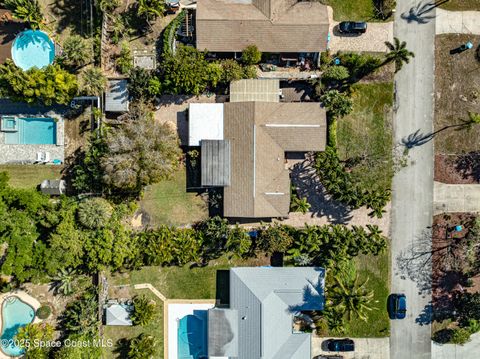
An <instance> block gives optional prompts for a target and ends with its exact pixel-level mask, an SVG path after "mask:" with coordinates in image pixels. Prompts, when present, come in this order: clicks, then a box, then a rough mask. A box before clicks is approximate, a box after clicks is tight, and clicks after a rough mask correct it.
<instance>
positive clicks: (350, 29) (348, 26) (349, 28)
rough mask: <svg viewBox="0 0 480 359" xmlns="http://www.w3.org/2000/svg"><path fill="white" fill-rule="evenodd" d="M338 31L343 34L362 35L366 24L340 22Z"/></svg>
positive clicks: (365, 30) (365, 29)
mask: <svg viewBox="0 0 480 359" xmlns="http://www.w3.org/2000/svg"><path fill="white" fill-rule="evenodd" d="M338 31H340V32H341V33H344V34H363V33H365V32H367V23H366V22H363V21H361V22H356V21H342V22H341V23H340V24H338Z"/></svg>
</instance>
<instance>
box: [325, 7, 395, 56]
mask: <svg viewBox="0 0 480 359" xmlns="http://www.w3.org/2000/svg"><path fill="white" fill-rule="evenodd" d="M351 1H353V0H351ZM328 17H329V23H330V30H329V32H330V44H329V48H330V50H331V51H332V53H336V52H337V51H355V52H385V51H387V47H386V46H385V41H390V42H391V41H392V40H393V21H390V22H383V23H382V22H375V23H373V22H372V23H370V22H369V23H368V28H367V32H366V33H365V34H362V35H345V34H341V33H340V32H338V24H339V23H338V22H337V21H334V20H333V10H332V8H331V7H330V6H329V7H328Z"/></svg>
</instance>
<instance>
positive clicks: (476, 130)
mask: <svg viewBox="0 0 480 359" xmlns="http://www.w3.org/2000/svg"><path fill="white" fill-rule="evenodd" d="M467 41H471V42H472V43H478V42H479V41H480V36H474V35H460V34H448V35H439V36H437V37H436V49H435V81H436V83H435V88H436V94H435V137H434V139H435V180H437V181H440V182H444V183H478V181H479V174H478V168H477V165H476V161H475V157H476V156H478V151H479V150H480V148H479V144H478V137H479V135H480V126H478V125H475V124H474V125H471V126H466V125H465V122H466V121H468V119H469V112H472V113H479V112H480V92H479V91H480V90H479V89H480V72H479V71H478V69H479V68H480V61H479V59H478V58H477V57H476V54H475V52H476V51H475V50H474V49H472V50H468V51H465V52H462V53H457V54H451V53H450V51H451V50H453V49H455V48H458V46H460V45H461V44H464V43H466V42H467ZM467 78H468V81H467V80H466V79H467Z"/></svg>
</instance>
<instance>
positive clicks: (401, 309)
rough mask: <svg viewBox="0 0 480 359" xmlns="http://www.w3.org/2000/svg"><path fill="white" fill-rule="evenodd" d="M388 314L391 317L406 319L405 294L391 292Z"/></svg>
mask: <svg viewBox="0 0 480 359" xmlns="http://www.w3.org/2000/svg"><path fill="white" fill-rule="evenodd" d="M388 314H389V316H390V319H404V318H405V316H406V315H407V298H406V297H405V294H391V295H390V296H389V297H388Z"/></svg>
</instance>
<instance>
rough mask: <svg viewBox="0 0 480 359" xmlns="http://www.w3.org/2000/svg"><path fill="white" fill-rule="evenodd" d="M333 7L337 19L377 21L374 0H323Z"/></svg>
mask: <svg viewBox="0 0 480 359" xmlns="http://www.w3.org/2000/svg"><path fill="white" fill-rule="evenodd" d="M320 2H321V3H322V4H325V5H329V6H331V7H332V8H333V19H334V20H335V21H345V20H354V21H367V20H368V21H375V19H374V14H375V12H374V10H375V8H374V6H373V0H321V1H320Z"/></svg>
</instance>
